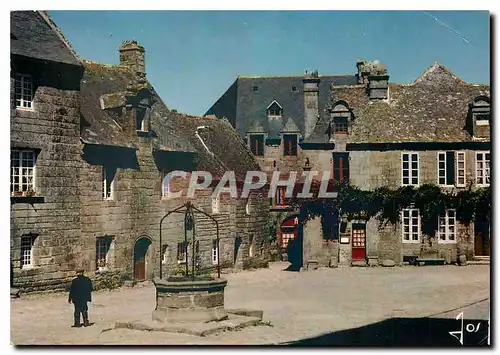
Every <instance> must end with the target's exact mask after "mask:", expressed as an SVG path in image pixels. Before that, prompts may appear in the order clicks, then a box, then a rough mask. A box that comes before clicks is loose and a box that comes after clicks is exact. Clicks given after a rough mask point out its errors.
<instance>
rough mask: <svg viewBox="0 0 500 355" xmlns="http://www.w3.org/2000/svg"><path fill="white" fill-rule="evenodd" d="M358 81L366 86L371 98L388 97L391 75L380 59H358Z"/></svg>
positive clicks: (381, 98)
mask: <svg viewBox="0 0 500 355" xmlns="http://www.w3.org/2000/svg"><path fill="white" fill-rule="evenodd" d="M356 67H357V68H358V74H357V77H358V83H359V84H364V85H365V86H366V92H367V94H368V96H369V98H370V100H384V99H387V97H388V94H387V89H388V87H389V75H388V74H387V68H386V67H385V65H384V64H382V63H380V62H379V61H378V60H375V61H373V62H367V61H364V60H358V62H357V63H356Z"/></svg>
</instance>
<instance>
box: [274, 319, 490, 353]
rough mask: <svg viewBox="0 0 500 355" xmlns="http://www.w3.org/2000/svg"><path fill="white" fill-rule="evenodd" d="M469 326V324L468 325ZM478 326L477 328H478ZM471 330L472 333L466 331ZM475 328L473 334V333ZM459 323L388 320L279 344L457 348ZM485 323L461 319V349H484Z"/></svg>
mask: <svg viewBox="0 0 500 355" xmlns="http://www.w3.org/2000/svg"><path fill="white" fill-rule="evenodd" d="M469 324H471V325H469ZM478 324H479V327H478ZM467 329H469V330H473V331H472V332H469V331H467ZM476 329H477V331H476ZM460 330H461V320H456V319H453V318H452V319H446V318H391V319H387V320H384V321H381V322H378V323H373V324H369V325H366V326H363V327H359V328H353V329H346V330H341V331H338V332H333V333H329V334H324V335H320V336H317V337H314V338H308V339H302V340H297V341H294V342H289V343H285V344H280V345H291V346H336V345H337V346H417V347H419V346H446V347H448V346H458V347H461V346H462V345H461V344H460V341H459V338H460V334H459V333H455V334H457V337H458V339H457V338H456V337H454V336H452V335H450V333H449V332H460ZM487 337H488V321H485V320H477V319H464V322H463V346H485V347H488V340H487Z"/></svg>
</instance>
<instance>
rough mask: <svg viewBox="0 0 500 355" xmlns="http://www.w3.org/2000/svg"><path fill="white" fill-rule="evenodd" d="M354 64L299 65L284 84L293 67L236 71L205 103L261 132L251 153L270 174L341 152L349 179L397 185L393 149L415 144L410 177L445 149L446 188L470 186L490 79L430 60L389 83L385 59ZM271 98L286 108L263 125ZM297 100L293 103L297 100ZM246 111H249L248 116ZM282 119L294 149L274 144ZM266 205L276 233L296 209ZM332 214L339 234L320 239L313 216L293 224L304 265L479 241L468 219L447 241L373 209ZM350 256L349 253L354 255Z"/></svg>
mask: <svg viewBox="0 0 500 355" xmlns="http://www.w3.org/2000/svg"><path fill="white" fill-rule="evenodd" d="M357 69H358V70H357V73H356V74H355V75H353V76H352V77H348V76H339V77H336V78H334V79H332V78H331V77H329V76H319V75H318V74H317V73H316V72H314V73H312V74H309V73H307V72H306V75H305V76H304V77H303V79H302V84H303V86H302V90H298V91H295V93H294V92H293V90H292V92H290V91H289V87H288V85H290V83H295V81H294V80H295V79H294V78H292V77H271V78H267V82H266V81H265V80H264V78H263V77H248V78H245V77H243V78H242V77H239V78H238V79H237V80H236V82H235V83H234V84H233V85H232V86H231V88H230V90H228V91H227V92H226V93H225V94H224V95H223V96H222V97H221V100H219V101H217V102H216V103H215V104H214V106H212V108H211V109H210V110H209V111H208V113H209V114H213V115H216V116H217V117H219V118H221V117H223V116H227V117H231V122H232V123H233V122H234V123H233V125H234V126H235V127H237V128H238V132H239V133H240V134H242V135H243V136H245V137H246V138H247V142H250V137H251V135H252V134H264V135H265V137H266V138H267V139H266V144H265V147H264V154H263V155H262V156H256V160H257V162H258V163H259V165H260V167H261V168H262V170H264V171H266V172H267V173H268V177H269V178H270V177H271V176H272V173H273V172H275V171H279V172H280V173H281V174H282V176H283V177H284V178H286V177H287V176H288V173H289V172H290V171H296V172H297V176H299V177H300V176H301V174H302V173H303V172H304V171H306V170H312V171H318V172H320V173H321V172H323V171H332V170H333V169H334V160H335V157H334V156H335V154H337V153H340V154H345V156H347V160H344V161H343V164H344V166H345V165H346V164H347V165H348V169H347V171H348V179H349V183H350V184H351V185H354V186H357V187H359V188H361V189H364V190H372V189H375V188H378V187H382V186H387V187H389V188H392V189H395V188H398V187H400V186H402V154H403V153H408V152H415V153H418V170H419V182H418V183H419V185H422V184H434V185H438V153H439V152H441V153H443V152H444V153H446V152H453V154H454V156H455V159H454V164H455V165H454V166H453V170H454V175H455V177H454V178H455V181H454V183H453V184H452V186H445V187H444V186H443V187H442V188H443V189H446V190H448V191H458V190H460V189H465V188H467V187H468V186H472V188H476V185H477V182H478V181H479V180H477V179H476V166H477V164H478V163H477V162H476V154H477V153H479V154H482V156H483V158H484V157H485V156H486V154H489V151H490V126H489V115H490V106H489V105H490V104H489V103H490V99H489V86H488V85H475V84H468V83H465V82H464V81H462V80H461V79H460V78H458V77H456V76H455V75H454V74H453V73H451V72H450V71H449V70H448V69H447V68H445V67H444V66H442V65H441V64H438V63H435V64H433V65H432V66H431V67H430V68H428V69H427V70H426V71H425V72H424V73H423V74H422V75H421V76H420V77H419V78H417V79H416V80H415V81H414V82H413V83H411V84H410V85H399V84H392V83H390V82H389V75H388V72H387V68H386V67H385V65H383V64H381V63H380V62H378V61H375V62H367V61H358V63H357ZM327 80H328V81H329V89H327V90H326V91H327V93H326V94H325V90H324V86H323V87H322V86H321V83H323V82H324V81H327ZM251 84H253V85H254V86H253V87H254V91H253V92H250V91H248V92H247V91H246V87H249V86H250V85H251ZM265 85H268V86H265ZM266 94H267V95H268V97H265V95H266ZM233 96H235V97H234V103H235V104H231V105H226V104H227V103H228V102H233V100H232V98H233ZM325 97H327V99H325ZM273 98H274V99H276V100H277V101H278V102H280V104H281V106H282V109H283V112H284V113H285V112H286V114H285V115H284V117H282V118H273V119H272V121H273V123H274V124H273V125H271V123H266V121H265V119H264V117H262V116H263V115H264V112H265V106H264V104H265V103H267V102H270V101H271V100H272V99H273ZM300 100H301V101H302V105H301V106H298V105H297V102H299V101H300ZM225 103H226V104H225ZM233 106H235V107H233ZM249 113H252V116H253V117H254V118H251V117H249ZM269 120H270V121H271V118H270V119H269ZM290 121H292V122H293V123H294V124H295V125H296V127H299V128H300V129H299V131H300V132H297V134H298V135H299V136H300V138H301V139H300V140H299V144H298V149H297V154H296V155H295V156H287V155H284V153H283V152H284V146H283V144H284V142H283V137H284V134H286V133H287V132H286V131H285V127H287V125H288V123H289V122H290ZM277 122H278V123H277ZM311 122H313V124H311ZM242 127H247V128H246V132H245V133H242V132H241V131H242ZM276 127H282V129H276ZM276 132H278V134H277V135H276ZM457 152H460V154H463V156H464V158H465V162H464V169H465V170H464V175H465V176H464V180H463V181H461V182H460V184H459V185H458V186H457V183H458V179H457V174H458V173H457V171H458V170H456V169H457V162H456V160H457V155H456V154H457ZM488 156H489V155H488ZM484 159H486V158H484ZM488 159H489V158H488ZM484 164H489V161H488V163H483V165H484ZM337 168H338V166H337ZM447 169H448V170H449V169H450V167H447ZM271 210H272V212H273V213H280V214H283V213H285V214H284V216H281V217H280V218H278V219H277V220H276V223H277V225H276V230H277V237H278V240H279V235H280V233H281V231H280V223H281V221H282V220H283V219H284V218H286V216H287V215H293V214H295V213H298V211H288V210H287V209H282V208H278V209H277V208H272V209H271ZM339 217H340V221H341V222H340V223H339V226H338V227H339V235H338V240H331V241H327V240H325V238H324V237H323V232H322V228H321V223H320V221H319V219H318V218H317V219H315V220H311V221H308V222H306V223H305V225H303V226H302V227H301V228H300V229H301V232H300V233H303V234H301V236H299V239H300V240H301V243H302V245H303V249H302V259H303V260H302V264H303V267H306V266H307V263H308V262H309V261H310V260H312V261H314V262H317V263H319V265H320V266H328V265H331V264H332V263H333V264H335V263H336V262H338V263H339V264H340V265H353V264H369V265H377V264H378V263H380V262H382V261H383V260H392V261H394V262H395V263H396V264H402V263H403V262H404V261H406V260H407V259H408V258H409V257H412V256H415V255H418V256H420V257H425V256H427V257H429V258H442V259H444V260H445V262H447V263H454V262H457V260H458V256H459V255H460V254H465V255H467V258H468V259H471V258H472V257H473V256H474V255H475V254H476V252H477V250H478V248H477V243H478V241H477V239H478V238H477V235H478V231H477V230H475V226H474V223H471V224H470V225H463V224H461V223H460V222H458V221H456V225H455V227H454V228H455V229H456V230H455V232H456V242H452V243H441V242H440V241H438V240H437V239H438V238H437V237H430V236H426V235H420V236H419V243H405V242H403V232H402V226H401V225H397V226H391V225H389V226H380V225H379V223H378V221H377V220H375V219H372V220H369V221H346V220H343V219H342V216H341V215H340V216H339ZM437 227H438V226H437V225H436V229H437ZM360 228H361V229H363V230H364V233H365V239H364V242H365V246H364V251H363V254H361V255H362V258H363V259H364V261H362V262H361V263H358V262H356V263H354V260H353V255H354V254H355V253H356V252H361V251H359V250H357V251H354V250H353V238H354V234H355V230H356V233H359V229H360ZM483 232H484V233H486V234H489V230H488V229H487V228H486V229H484V228H483ZM300 233H299V234H300ZM488 238H489V237H487V238H486V239H483V242H484V243H485V245H486V248H483V253H484V252H486V253H488V252H489V251H488V250H489V248H488V247H487V246H488V245H489V244H488V243H489V239H488ZM484 250H486V251H484ZM359 258H360V256H359V255H357V256H356V259H359ZM391 263H392V262H391Z"/></svg>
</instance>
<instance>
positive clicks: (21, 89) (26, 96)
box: [14, 74, 33, 110]
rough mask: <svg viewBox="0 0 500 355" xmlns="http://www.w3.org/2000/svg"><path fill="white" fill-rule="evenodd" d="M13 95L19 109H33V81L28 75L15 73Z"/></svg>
mask: <svg viewBox="0 0 500 355" xmlns="http://www.w3.org/2000/svg"><path fill="white" fill-rule="evenodd" d="M14 91H15V92H14V96H15V100H16V107H17V108H20V109H28V110H32V109H33V82H32V80H31V76H30V75H25V74H16V78H15V88H14Z"/></svg>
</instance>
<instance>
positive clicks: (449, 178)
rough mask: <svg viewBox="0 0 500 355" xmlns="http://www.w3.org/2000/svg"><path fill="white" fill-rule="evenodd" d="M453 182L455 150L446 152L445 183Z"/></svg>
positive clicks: (450, 183) (451, 183)
mask: <svg viewBox="0 0 500 355" xmlns="http://www.w3.org/2000/svg"><path fill="white" fill-rule="evenodd" d="M453 184H455V152H446V185H453Z"/></svg>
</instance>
